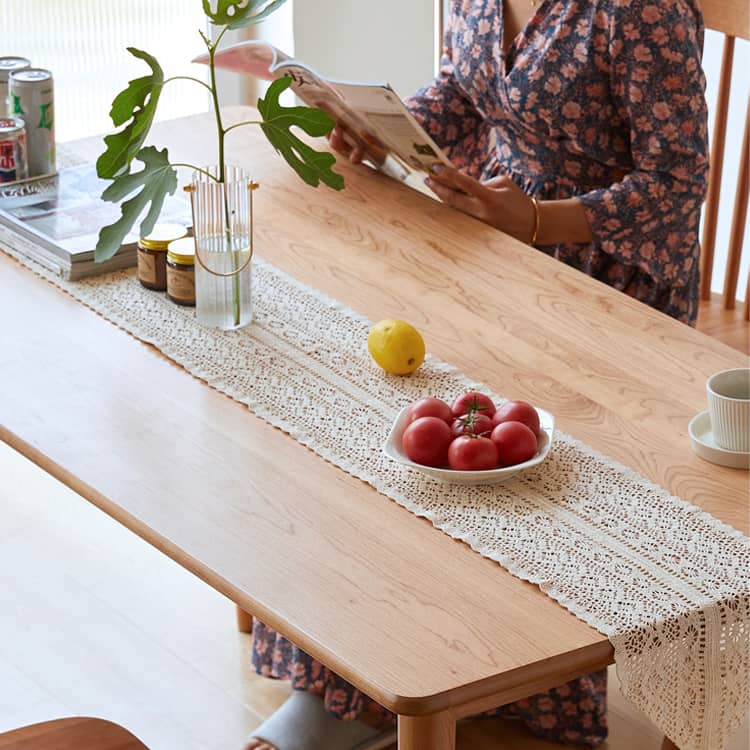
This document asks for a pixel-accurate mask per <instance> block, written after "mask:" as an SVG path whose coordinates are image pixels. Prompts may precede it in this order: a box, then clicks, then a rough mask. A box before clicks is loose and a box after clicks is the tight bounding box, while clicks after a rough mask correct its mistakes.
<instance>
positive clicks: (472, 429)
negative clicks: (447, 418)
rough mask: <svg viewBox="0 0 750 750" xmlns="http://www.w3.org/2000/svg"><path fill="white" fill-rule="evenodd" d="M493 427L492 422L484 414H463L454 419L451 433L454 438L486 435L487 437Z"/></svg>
mask: <svg viewBox="0 0 750 750" xmlns="http://www.w3.org/2000/svg"><path fill="white" fill-rule="evenodd" d="M493 427H494V425H493V424H492V420H491V419H490V418H489V417H488V416H487V415H486V414H482V412H479V413H478V414H464V415H463V416H461V417H459V418H458V419H454V420H453V425H452V427H451V431H452V432H453V434H454V435H455V436H456V437H458V436H459V435H487V436H488V437H489V434H490V433H491V432H492V428H493Z"/></svg>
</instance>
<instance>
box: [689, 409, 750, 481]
mask: <svg viewBox="0 0 750 750" xmlns="http://www.w3.org/2000/svg"><path fill="white" fill-rule="evenodd" d="M688 432H689V433H690V442H691V443H692V446H693V451H695V454H696V455H697V456H700V457H701V458H702V459H704V460H705V461H710V462H711V463H712V464H718V465H719V466H728V467H729V468H730V469H750V453H743V452H742V451H730V450H727V449H726V448H722V447H721V446H719V445H717V444H716V441H715V440H714V434H713V432H712V431H711V416H710V415H709V413H708V412H707V411H702V412H700V414H696V415H695V416H694V417H693V418H692V419H691V420H690V424H689V425H688Z"/></svg>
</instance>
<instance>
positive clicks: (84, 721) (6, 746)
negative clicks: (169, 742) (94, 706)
mask: <svg viewBox="0 0 750 750" xmlns="http://www.w3.org/2000/svg"><path fill="white" fill-rule="evenodd" d="M0 750H148V748H147V747H146V746H145V745H144V744H143V743H142V742H141V741H140V740H138V739H136V738H135V737H134V736H133V735H132V734H130V732H128V730H127V729H123V728H122V727H121V726H120V725H119V724H113V723H112V722H111V721H105V720H104V719H91V718H87V717H71V718H67V719H55V720H54V721H45V722H43V723H41V724H32V725H30V726H27V727H21V728H20V729H14V730H13V731H11V732H5V733H3V734H0Z"/></svg>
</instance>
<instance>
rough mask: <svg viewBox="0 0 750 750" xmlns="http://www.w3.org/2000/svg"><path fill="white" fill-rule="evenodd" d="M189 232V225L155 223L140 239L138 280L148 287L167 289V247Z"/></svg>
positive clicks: (158, 290)
mask: <svg viewBox="0 0 750 750" xmlns="http://www.w3.org/2000/svg"><path fill="white" fill-rule="evenodd" d="M187 233H188V230H187V227H184V226H182V225H181V224H155V225H154V228H153V229H152V230H151V232H150V233H149V234H148V235H146V236H145V237H141V239H140V240H138V280H139V281H140V282H141V284H143V286H145V287H146V289H154V290H155V291H157V292H163V291H165V290H166V288H167V248H168V246H169V243H170V242H172V241H173V240H177V239H180V238H181V237H184V236H185V235H186V234H187Z"/></svg>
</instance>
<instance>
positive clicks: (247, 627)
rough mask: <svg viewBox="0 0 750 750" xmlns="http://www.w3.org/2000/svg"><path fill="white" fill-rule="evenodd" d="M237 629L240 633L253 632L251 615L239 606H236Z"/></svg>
mask: <svg viewBox="0 0 750 750" xmlns="http://www.w3.org/2000/svg"><path fill="white" fill-rule="evenodd" d="M237 630H239V631H240V633H252V632H253V616H252V615H250V614H248V613H247V612H245V610H244V609H242V608H241V607H237Z"/></svg>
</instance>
